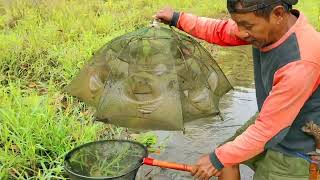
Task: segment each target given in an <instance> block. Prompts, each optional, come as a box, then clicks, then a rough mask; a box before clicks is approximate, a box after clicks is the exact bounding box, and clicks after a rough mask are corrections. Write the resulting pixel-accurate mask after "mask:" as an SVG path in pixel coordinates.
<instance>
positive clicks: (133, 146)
mask: <svg viewBox="0 0 320 180" xmlns="http://www.w3.org/2000/svg"><path fill="white" fill-rule="evenodd" d="M146 156H147V149H146V147H144V146H143V145H141V144H139V143H136V142H133V141H126V140H104V141H96V142H91V143H87V144H84V145H81V146H79V147H77V148H75V149H73V150H72V151H70V152H69V153H68V154H67V155H66V156H65V161H64V165H65V167H64V168H65V170H66V172H67V173H68V175H69V176H70V177H71V178H72V179H119V180H133V179H134V177H135V176H136V173H137V171H138V168H139V167H140V166H141V165H142V161H143V158H145V157H146Z"/></svg>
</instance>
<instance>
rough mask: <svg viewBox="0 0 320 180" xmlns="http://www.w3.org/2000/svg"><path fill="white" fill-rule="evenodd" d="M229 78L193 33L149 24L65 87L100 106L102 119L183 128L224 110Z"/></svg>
mask: <svg viewBox="0 0 320 180" xmlns="http://www.w3.org/2000/svg"><path fill="white" fill-rule="evenodd" d="M231 88H232V87H231V85H230V83H229V81H228V80H227V79H226V77H225V75H224V74H223V72H222V71H221V69H220V68H219V66H218V65H217V63H216V62H215V61H214V59H213V58H212V56H211V55H210V54H209V53H208V52H207V51H206V50H205V49H204V48H203V47H202V46H201V45H200V44H199V43H198V42H197V41H195V40H194V39H192V38H191V37H189V36H187V35H185V34H182V33H180V32H177V31H175V30H174V29H171V28H166V27H160V28H155V27H146V28H142V29H139V30H137V31H134V32H131V33H128V34H126V35H123V36H120V37H118V38H116V39H114V40H112V41H111V42H109V43H107V44H106V45H105V46H104V47H102V48H101V49H100V50H99V51H98V52H97V53H96V54H95V55H94V56H93V57H92V59H91V61H90V63H89V64H87V65H86V66H85V67H84V68H83V69H82V70H81V72H80V73H79V74H78V75H77V76H76V77H75V79H74V80H73V81H72V82H71V83H70V84H69V85H68V86H67V87H66V90H67V92H68V93H70V94H71V95H74V96H76V97H79V98H80V99H81V100H83V101H84V102H86V103H88V104H89V105H92V106H94V107H95V108H96V110H97V111H96V118H97V120H100V121H103V122H107V123H112V124H116V125H119V126H123V127H130V128H136V129H162V130H182V129H183V125H184V123H185V122H187V121H191V120H195V119H198V118H202V117H209V116H214V115H217V114H218V113H219V109H218V104H219V99H220V97H221V96H222V95H224V94H225V93H226V92H228V91H229V90H230V89H231Z"/></svg>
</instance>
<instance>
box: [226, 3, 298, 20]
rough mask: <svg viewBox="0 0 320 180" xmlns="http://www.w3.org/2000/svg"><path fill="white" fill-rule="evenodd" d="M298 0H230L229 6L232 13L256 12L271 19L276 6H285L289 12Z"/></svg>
mask: <svg viewBox="0 0 320 180" xmlns="http://www.w3.org/2000/svg"><path fill="white" fill-rule="evenodd" d="M297 3H298V0H228V1H227V6H228V11H229V12H230V13H246V12H254V13H255V15H257V16H259V17H264V18H265V19H269V17H270V14H271V12H272V10H273V9H274V8H275V7H276V6H279V5H281V6H283V7H284V9H285V10H286V11H287V12H289V11H290V10H291V9H292V5H295V4H297Z"/></svg>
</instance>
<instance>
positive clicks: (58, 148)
mask: <svg viewBox="0 0 320 180" xmlns="http://www.w3.org/2000/svg"><path fill="white" fill-rule="evenodd" d="M302 1H305V2H303V3H301V5H300V6H301V8H302V9H303V10H305V11H306V12H307V15H308V16H309V17H310V19H311V22H312V23H313V24H315V26H316V27H317V28H318V29H319V28H320V24H319V3H318V1H317V0H302ZM165 5H170V6H172V7H174V8H175V9H177V10H180V11H188V12H192V13H195V14H198V15H203V16H209V17H223V16H227V14H226V11H225V0H201V1H199V0H185V1H182V0H153V1H150V0H1V1H0V32H1V33H0V52H1V53H0V177H1V178H3V179H9V178H13V179H18V178H19V179H29V178H30V179H31V178H33V179H53V178H54V179H63V166H62V159H63V156H64V155H65V153H66V152H67V151H69V150H70V149H72V148H73V147H75V146H77V145H79V144H83V143H85V142H88V141H92V140H97V139H100V138H103V139H108V138H114V137H118V136H121V133H122V129H121V128H114V127H111V126H109V125H104V124H98V123H93V122H92V119H93V117H92V111H91V110H90V109H88V108H87V107H86V106H84V105H83V104H82V103H80V102H78V101H77V100H76V99H74V98H72V97H69V96H67V95H65V94H63V93H62V92H61V89H62V88H63V87H64V86H65V85H66V84H67V83H68V82H70V80H71V78H72V77H73V76H74V75H75V74H76V73H77V72H78V71H79V69H80V68H81V67H82V66H83V64H84V63H85V62H86V61H87V60H88V59H89V58H90V57H91V56H92V54H93V53H94V52H95V51H96V50H97V49H98V48H99V47H101V46H102V45H103V44H105V43H106V42H108V41H109V40H111V39H112V38H114V37H117V36H119V35H121V34H124V33H126V32H129V31H132V30H134V29H137V28H139V27H142V26H145V25H147V24H148V23H150V22H151V20H152V18H151V17H152V15H153V14H154V13H155V12H156V11H157V10H158V9H160V8H161V7H164V6H165Z"/></svg>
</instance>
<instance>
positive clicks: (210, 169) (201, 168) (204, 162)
mask: <svg viewBox="0 0 320 180" xmlns="http://www.w3.org/2000/svg"><path fill="white" fill-rule="evenodd" d="M191 174H192V176H195V177H196V178H197V179H200V180H209V179H210V178H211V177H212V176H220V174H221V171H218V170H217V169H216V168H215V167H214V166H213V164H212V163H211V161H210V157H209V154H207V155H204V156H202V157H201V158H200V159H199V160H198V162H197V164H196V165H195V166H194V167H193V168H192V171H191Z"/></svg>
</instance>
